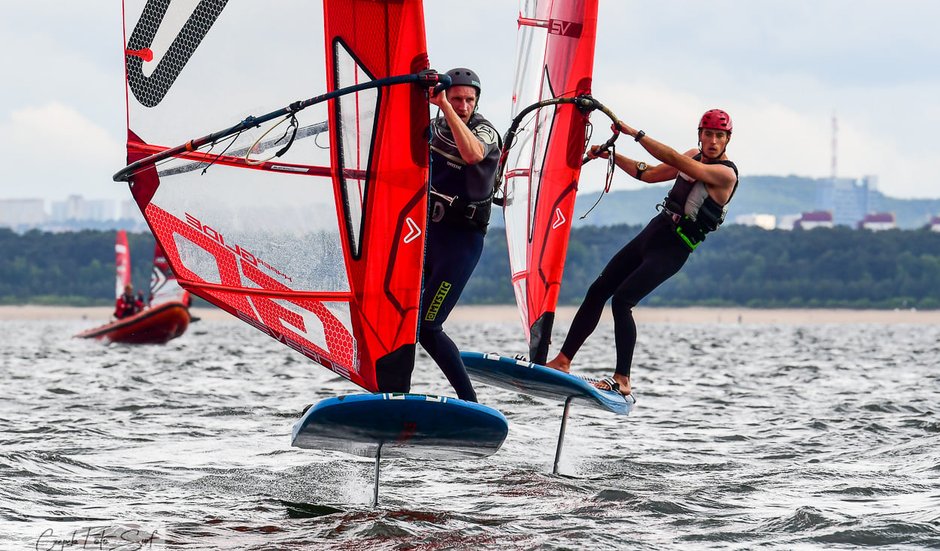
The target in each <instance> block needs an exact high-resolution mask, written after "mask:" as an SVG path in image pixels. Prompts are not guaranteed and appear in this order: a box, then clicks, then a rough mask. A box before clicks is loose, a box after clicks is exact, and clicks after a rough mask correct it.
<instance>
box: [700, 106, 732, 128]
mask: <svg viewBox="0 0 940 551" xmlns="http://www.w3.org/2000/svg"><path fill="white" fill-rule="evenodd" d="M731 127H732V124H731V115H729V114H728V113H725V112H724V111H722V110H721V109H709V110H708V111H705V114H704V115H702V120H701V121H699V123H698V129H699V130H701V129H703V128H711V129H712V130H724V131H726V132H727V133H728V134H730V133H731Z"/></svg>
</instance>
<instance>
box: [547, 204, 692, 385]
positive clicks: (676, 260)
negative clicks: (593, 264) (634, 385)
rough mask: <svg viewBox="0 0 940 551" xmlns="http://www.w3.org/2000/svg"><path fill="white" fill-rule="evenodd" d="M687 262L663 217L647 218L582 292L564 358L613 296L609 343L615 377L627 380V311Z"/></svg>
mask: <svg viewBox="0 0 940 551" xmlns="http://www.w3.org/2000/svg"><path fill="white" fill-rule="evenodd" d="M688 258H689V250H688V249H687V248H686V247H685V245H684V244H682V242H681V241H680V240H679V237H678V236H677V235H676V234H675V230H674V229H673V226H672V222H671V221H670V220H669V219H668V218H666V217H665V216H662V215H659V216H656V217H655V218H653V220H651V221H650V223H649V224H647V226H646V227H645V228H644V229H643V231H641V232H640V233H639V235H637V236H636V237H634V238H633V239H632V240H631V241H630V242H629V243H627V244H626V245H625V246H624V247H623V248H622V249H620V251H618V252H617V254H615V255H614V257H613V258H612V259H611V260H610V262H608V263H607V266H606V267H605V268H604V270H603V271H602V272H601V274H600V275H599V276H598V277H597V279H596V280H595V281H594V283H592V284H591V287H590V288H589V289H588V292H587V295H586V296H585V297H584V301H583V302H582V303H581V307H580V308H578V312H577V314H575V317H574V320H573V321H572V323H571V329H570V330H569V331H568V336H567V337H566V338H565V343H564V345H563V346H562V348H561V352H562V354H564V355H565V356H567V357H568V359H574V355H575V354H576V353H577V352H578V350H579V349H580V348H581V345H583V344H584V341H585V340H587V338H588V336H589V335H590V334H591V333H593V332H594V329H596V328H597V323H598V321H599V320H600V317H601V313H602V312H603V310H604V304H606V302H607V300H608V299H610V298H611V297H613V300H612V301H611V310H612V311H613V315H614V341H615V343H616V345H617V366H616V370H615V373H617V374H619V375H626V376H628V377H629V376H630V367H631V365H632V363H633V351H634V348H635V347H636V322H635V321H634V319H633V307H634V306H636V305H637V303H639V301H640V300H642V299H643V297H645V296H647V295H648V294H650V293H651V292H653V290H654V289H656V287H658V286H659V285H660V284H662V283H663V282H664V281H666V280H667V279H669V278H670V277H672V276H673V275H675V274H676V272H678V271H679V270H680V269H681V268H682V266H683V265H684V264H685V262H686V260H688Z"/></svg>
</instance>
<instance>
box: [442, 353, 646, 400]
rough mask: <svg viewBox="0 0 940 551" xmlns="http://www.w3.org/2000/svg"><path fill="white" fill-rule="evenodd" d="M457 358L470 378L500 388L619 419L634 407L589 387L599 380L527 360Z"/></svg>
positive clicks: (463, 355) (481, 355)
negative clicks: (582, 406)
mask: <svg viewBox="0 0 940 551" xmlns="http://www.w3.org/2000/svg"><path fill="white" fill-rule="evenodd" d="M460 357H461V358H462V359H463V363H464V365H465V366H467V373H469V374H470V377H472V378H473V379H476V380H479V381H482V382H484V383H487V384H491V385H493V386H498V387H500V388H505V389H508V390H515V391H517V392H521V393H524V394H531V395H533V396H539V397H542V398H549V399H552V400H560V401H565V400H567V399H568V398H569V397H572V398H573V400H574V401H576V402H579V403H582V404H585V405H588V406H591V407H594V408H597V409H602V410H604V411H610V412H613V413H617V414H620V415H629V414H630V411H631V410H633V406H634V404H635V403H636V399H635V398H634V397H633V396H632V395H631V396H623V395H621V394H620V393H619V392H615V391H612V390H601V389H599V388H596V387H595V386H593V385H592V384H591V383H593V382H596V381H597V380H598V379H592V378H589V377H581V376H578V375H571V374H569V373H563V372H561V371H558V370H557V369H552V368H550V367H546V366H544V365H539V364H535V363H532V362H529V361H526V360H517V359H515V358H508V357H506V356H501V355H499V354H491V353H482V352H461V353H460Z"/></svg>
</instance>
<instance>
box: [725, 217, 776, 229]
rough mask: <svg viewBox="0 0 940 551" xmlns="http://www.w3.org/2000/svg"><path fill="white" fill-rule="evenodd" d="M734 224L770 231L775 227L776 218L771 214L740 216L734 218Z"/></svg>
mask: <svg viewBox="0 0 940 551" xmlns="http://www.w3.org/2000/svg"><path fill="white" fill-rule="evenodd" d="M734 223H735V224H741V225H742V226H757V227H759V228H764V229H765V230H772V229H774V228H775V227H776V226H777V217H776V216H774V215H773V214H757V213H754V214H740V215H738V216H735V217H734Z"/></svg>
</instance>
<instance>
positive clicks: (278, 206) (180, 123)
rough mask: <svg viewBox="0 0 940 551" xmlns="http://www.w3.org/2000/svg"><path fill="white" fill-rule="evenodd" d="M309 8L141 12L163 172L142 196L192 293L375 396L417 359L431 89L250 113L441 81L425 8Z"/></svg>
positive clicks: (150, 172)
mask: <svg viewBox="0 0 940 551" xmlns="http://www.w3.org/2000/svg"><path fill="white" fill-rule="evenodd" d="M310 4H312V3H299V4H297V5H295V6H294V7H292V9H291V13H290V17H276V18H275V17H270V13H268V12H263V10H265V9H267V8H266V7H265V6H262V5H261V4H256V3H252V2H239V3H234V2H229V3H226V2H225V1H224V0H183V1H175V2H173V3H172V5H170V3H169V2H144V1H143V0H125V19H126V32H125V36H127V37H128V38H127V43H126V44H125V45H124V50H125V51H126V52H129V53H127V55H126V63H127V83H128V94H127V98H128V144H127V147H128V162H129V163H133V162H135V161H141V160H145V159H149V160H145V161H143V162H142V165H141V166H136V167H133V170H131V171H130V173H129V174H130V184H131V191H132V193H133V195H134V197H135V199H136V201H137V203H138V205H139V206H140V208H141V211H142V212H143V213H144V216H145V218H146V219H147V222H148V223H149V224H150V227H151V229H152V231H153V233H154V235H155V236H156V238H157V241H158V242H159V244H160V246H161V247H162V248H163V251H164V253H165V257H166V260H167V262H168V263H169V265H170V267H171V268H172V271H173V273H175V274H176V276H177V278H178V282H179V284H180V285H181V286H182V287H183V288H184V289H186V290H189V291H191V292H193V293H194V294H197V295H199V296H200V297H203V298H204V299H206V300H208V301H209V302H211V303H213V304H215V305H217V306H218V307H220V308H222V309H224V310H226V311H228V312H229V313H231V314H232V315H234V316H236V317H238V318H239V319H241V320H242V321H244V322H245V323H248V324H249V325H252V326H254V327H256V328H257V329H259V330H261V331H262V332H264V333H266V334H268V335H270V336H271V337H273V338H275V339H277V340H278V341H280V342H281V343H283V344H285V345H286V346H288V347H290V348H293V349H294V350H296V351H298V352H300V353H302V354H304V355H305V356H307V357H308V358H310V359H313V360H314V361H316V362H318V363H320V364H322V365H324V366H326V367H328V368H329V369H331V370H333V371H334V372H336V373H338V374H340V375H342V376H343V377H345V378H347V379H349V380H351V381H352V382H353V383H355V384H357V385H359V386H361V387H363V388H365V389H367V390H373V391H374V390H376V389H377V385H376V369H377V366H382V365H384V364H385V363H395V362H411V361H413V356H414V346H415V341H416V327H417V308H418V303H419V300H420V296H419V293H420V284H421V269H422V259H423V251H424V229H425V218H426V209H427V205H426V203H427V197H426V188H427V175H428V167H427V144H426V141H425V140H424V138H423V136H424V130H425V128H426V127H427V123H428V108H427V100H426V94H425V93H424V92H423V91H422V89H420V88H418V87H416V86H414V85H412V84H400V85H395V86H386V87H378V88H372V89H364V90H360V91H358V92H354V93H350V94H348V95H343V96H340V97H339V98H337V99H335V100H331V101H329V102H322V103H317V104H313V105H312V106H310V107H308V108H305V109H303V110H298V111H296V112H294V111H292V110H288V114H287V115H285V116H283V117H280V118H279V119H278V120H273V119H272V120H270V121H264V122H262V123H260V124H257V125H256V124H253V123H250V121H252V119H246V117H248V115H249V114H258V113H268V112H273V111H272V110H275V109H277V108H280V107H283V106H285V105H290V104H292V102H294V101H295V100H298V99H300V98H305V97H308V96H310V95H311V93H316V92H317V91H321V92H322V91H324V89H326V90H328V91H333V90H335V89H337V88H339V87H346V86H348V85H350V84H355V83H364V82H367V81H370V80H376V79H380V78H383V77H387V76H391V75H402V74H409V73H414V72H416V71H419V70H422V69H424V68H426V67H427V54H426V47H425V41H424V27H423V11H422V6H421V2H420V0H388V1H385V2H383V1H375V0H330V1H329V2H325V4H326V6H325V7H324V11H323V13H322V14H321V13H320V12H319V8H318V6H312V5H310ZM261 12H263V13H261ZM321 16H322V18H323V28H324V29H325V32H324V34H323V36H322V40H315V39H314V37H316V35H317V32H316V27H315V26H314V27H311V24H312V23H315V22H316V21H317V20H318V19H319V18H320V17H321ZM158 31H159V32H158ZM174 33H175V34H174ZM260 36H264V37H269V38H270V39H271V40H273V42H271V43H266V44H261V43H257V39H256V38H255V37H260ZM324 44H325V45H326V50H325V52H324V51H323V45H324ZM145 48H148V49H150V50H151V51H152V53H153V57H152V59H151V60H147V59H145V58H142V57H140V56H139V55H137V54H134V53H133V52H139V51H141V50H143V49H145ZM324 53H325V58H326V63H325V67H321V68H319V69H317V68H316V64H317V63H316V61H315V60H316V59H317V58H322V57H324ZM324 72H325V74H324ZM312 103H315V102H312ZM196 106H198V107H196ZM245 120H247V121H249V123H245V124H242V125H241V126H239V127H238V130H237V131H235V132H232V133H231V134H225V133H224V132H220V135H221V134H225V137H224V138H219V139H211V140H205V141H199V140H198V139H197V140H195V141H193V138H192V137H193V136H202V135H206V137H208V136H211V135H214V134H216V132H217V131H220V130H224V129H228V128H232V127H234V126H236V125H238V123H240V121H245ZM179 144H186V145H185V146H180V147H176V146H178V145H179ZM160 152H171V153H172V155H169V158H167V159H161V160H159V162H156V163H155V162H153V159H154V158H153V157H151V156H152V155H154V154H159V153H160Z"/></svg>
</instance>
